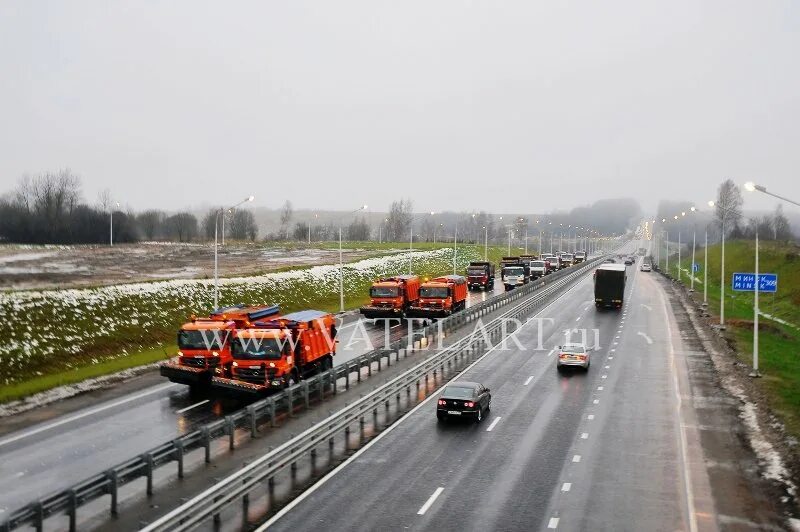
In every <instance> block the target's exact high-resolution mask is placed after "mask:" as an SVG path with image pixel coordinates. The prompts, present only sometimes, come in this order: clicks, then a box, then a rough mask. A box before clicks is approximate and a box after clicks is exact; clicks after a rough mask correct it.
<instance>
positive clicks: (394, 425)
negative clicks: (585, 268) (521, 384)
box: [255, 275, 589, 532]
mask: <svg viewBox="0 0 800 532" xmlns="http://www.w3.org/2000/svg"><path fill="white" fill-rule="evenodd" d="M587 279H589V276H588V275H587V276H586V277H585V278H584V279H582V280H580V281H577V282H576V283H575V284H574V285H572V287H570V289H569V290H567V291H566V292H564V293H563V294H561V295H559V296H558V297H556V298H555V299H553V300H552V301H551V302H550V303H548V304H547V305H546V306H545V307H544V308H543V309H541V310H540V311H539V312H537V313H536V314H534V315H533V316H532V317H535V316H538V315H539V314H541V313H542V312H544V311H545V310H547V309H548V308H550V307H551V306H552V305H553V304H554V303H555V302H557V301H558V300H559V299H561V298H562V297H564V296H566V295H567V294H569V293H570V292H572V291H573V290H574V289H576V288H577V287H578V286H580V285H581V284H583V282H584V281H585V280H587ZM528 323H531V322H530V320H528V321H526V322H525V323H523V324H522V326H521V327H520V328H519V329H517V330H515V331H514V332H512V333H511V334H510V335H509V336H513V335H515V334H517V333H518V332H519V331H521V330H522V329H523V328H524V327H525V325H527V324H528ZM500 345H502V343H498V344H497V345H495V346H493V347H492V348H491V349H489V350H488V351H487V352H485V353H484V354H483V355H481V357H480V358H478V359H477V360H476V361H475V362H473V363H472V364H470V365H469V366H467V367H466V368H464V369H463V370H462V371H461V372H460V373H458V374H457V375H456V376H455V377H454V378H452V379H450V380H449V381H448V382H455V381H457V380H458V379H460V378H461V376H462V375H464V374H465V373H467V372H468V371H469V370H471V369H472V368H473V366H475V365H476V364H478V363H479V362H480V361H482V360H483V359H484V358H486V357H487V356H489V354H491V353H492V352H493V351H494V350H495V349H497V347H499V346H500ZM443 388H444V387H440V388H439V389H438V390H436V391H435V392H433V393H432V394H431V395H429V396H428V397H426V398H425V399H424V400H423V401H422V402H421V403H420V404H418V405H417V406H415V407H414V408H412V409H411V410H409V411H408V412H406V413H405V414H404V415H403V417H401V418H400V419H398V420H397V421H395V422H394V423H392V424H391V425H389V428H387V429H385V430H384V431H383V432H381V433H379V434H378V435H377V436H375V438H373V439H372V440H370V441H369V442H368V443H367V444H366V445H365V446H364V447H362V448H361V449H359V450H358V451H356V452H355V453H353V454H352V455H351V456H350V458H348V459H347V460H345V461H344V462H342V463H341V464H339V465H338V466H336V467H335V468H334V469H333V470H332V471H330V472H329V473H328V474H326V475H325V476H324V477H322V478H321V479H319V480H318V481H317V482H316V483H315V484H314V485H312V486H311V487H310V488H308V489H307V490H305V491H304V492H303V493H301V494H300V495H298V496H297V497H296V498H295V499H293V500H292V501H291V502H289V504H287V505H286V506H284V507H283V508H281V509H280V510H279V511H278V513H276V514H275V515H273V516H272V517H271V518H269V519H268V520H267V522H266V523H264V524H263V525H261V526H259V527H258V528H257V529H256V530H255V532H263V531H264V530H267V529H268V528H269V527H271V526H272V525H273V524H275V523H276V522H278V520H280V518H281V517H283V516H284V515H286V514H287V513H289V512H290V511H291V510H292V509H294V507H295V506H297V505H298V504H300V503H301V502H303V501H304V500H305V499H306V498H307V497H308V496H309V495H311V494H313V493H314V492H315V491H317V490H318V489H319V488H321V487H322V486H323V485H325V484H326V483H327V482H328V481H329V480H330V479H331V478H333V477H334V476H336V474H337V473H339V472H340V471H341V470H342V469H344V468H345V467H347V466H348V465H350V464H351V463H352V462H354V461H355V460H356V459H358V457H359V456H361V455H362V454H364V453H365V452H366V451H367V450H368V449H369V448H370V447H372V446H373V445H375V444H376V443H378V442H379V441H380V440H381V439H382V438H383V437H384V436H386V435H387V434H389V433H391V432H392V431H393V430H394V429H396V428H397V427H399V426H400V425H401V424H402V423H403V421H405V420H406V419H408V418H409V417H411V416H412V415H413V414H414V413H415V412H416V411H417V410H419V409H420V408H422V407H423V406H425V404H427V403H428V401H431V400H433V399H434V398H436V397H438V396H439V394H440V393H441V391H442V389H443ZM576 456H577V457H578V460H577V461H578V462H580V456H578V455H576ZM573 461H576V460H575V459H574V458H573Z"/></svg>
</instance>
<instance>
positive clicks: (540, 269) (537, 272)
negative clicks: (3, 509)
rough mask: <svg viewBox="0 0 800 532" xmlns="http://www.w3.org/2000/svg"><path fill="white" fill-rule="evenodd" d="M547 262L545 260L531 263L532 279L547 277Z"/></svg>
mask: <svg viewBox="0 0 800 532" xmlns="http://www.w3.org/2000/svg"><path fill="white" fill-rule="evenodd" d="M547 273H548V271H547V262H546V261H544V260H532V261H531V279H538V278H540V277H544V276H545V275H547Z"/></svg>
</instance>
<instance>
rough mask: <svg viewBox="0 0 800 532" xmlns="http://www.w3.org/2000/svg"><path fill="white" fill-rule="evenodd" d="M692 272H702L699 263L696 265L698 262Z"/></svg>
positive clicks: (693, 266) (693, 265)
mask: <svg viewBox="0 0 800 532" xmlns="http://www.w3.org/2000/svg"><path fill="white" fill-rule="evenodd" d="M692 271H693V272H699V271H700V265H699V264H698V263H696V262H695V263H694V264H692ZM759 277H760V276H759Z"/></svg>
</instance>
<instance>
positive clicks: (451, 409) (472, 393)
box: [436, 382, 492, 423]
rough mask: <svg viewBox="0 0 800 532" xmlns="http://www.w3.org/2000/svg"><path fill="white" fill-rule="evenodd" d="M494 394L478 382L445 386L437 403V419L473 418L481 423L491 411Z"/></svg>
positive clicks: (455, 383)
mask: <svg viewBox="0 0 800 532" xmlns="http://www.w3.org/2000/svg"><path fill="white" fill-rule="evenodd" d="M491 404H492V394H491V393H490V391H489V388H486V387H485V386H483V385H482V384H479V383H477V382H454V383H452V384H448V385H447V386H445V388H444V390H443V391H442V394H441V395H440V396H439V400H438V401H437V402H436V418H437V419H438V420H439V421H445V420H447V419H451V418H461V419H463V418H472V419H474V420H475V422H477V423H480V422H481V420H482V419H483V415H484V414H485V413H486V412H488V411H489V409H490V408H491Z"/></svg>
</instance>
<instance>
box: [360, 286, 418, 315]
mask: <svg viewBox="0 0 800 532" xmlns="http://www.w3.org/2000/svg"><path fill="white" fill-rule="evenodd" d="M369 298H370V301H369V305H366V306H363V307H361V314H363V315H364V317H365V318H367V319H379V318H402V317H403V315H404V314H405V313H406V311H407V310H408V308H409V307H410V306H412V305H416V304H417V302H418V301H419V277H417V276H416V275H396V276H394V277H386V278H384V279H379V280H377V281H375V282H374V283H372V286H371V287H370V289H369Z"/></svg>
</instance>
